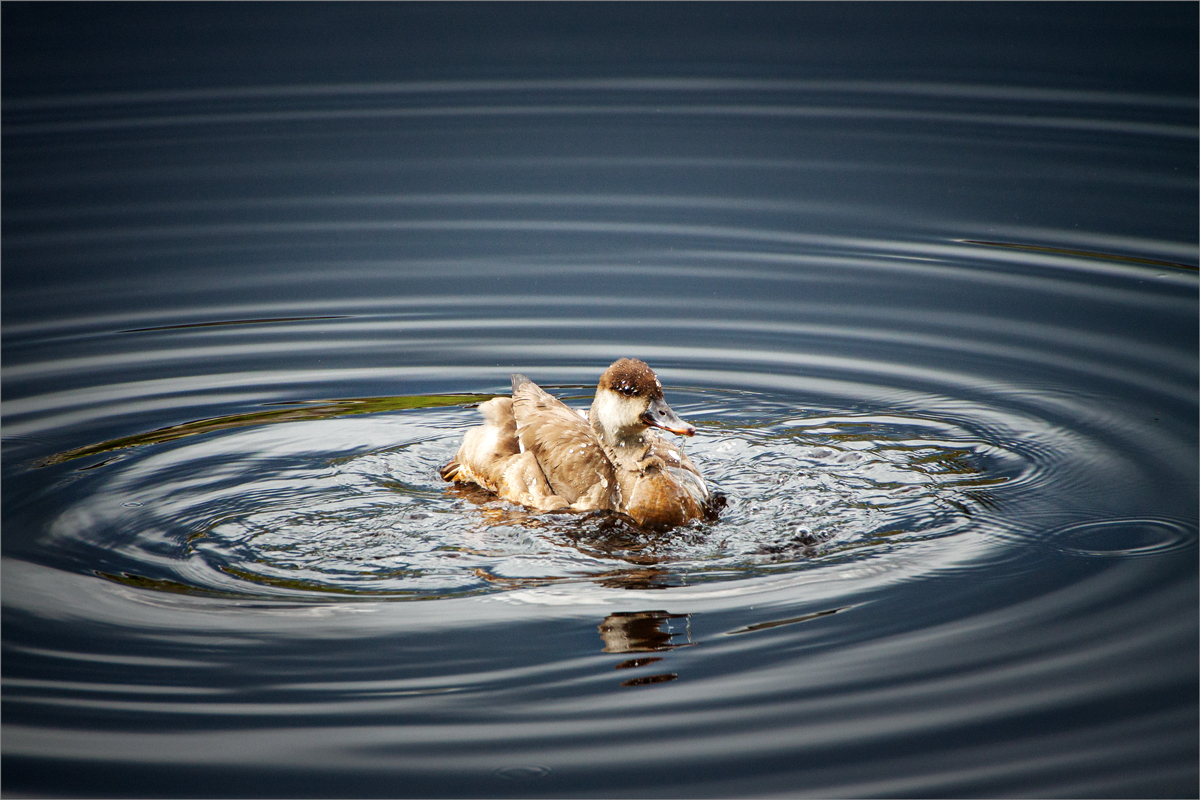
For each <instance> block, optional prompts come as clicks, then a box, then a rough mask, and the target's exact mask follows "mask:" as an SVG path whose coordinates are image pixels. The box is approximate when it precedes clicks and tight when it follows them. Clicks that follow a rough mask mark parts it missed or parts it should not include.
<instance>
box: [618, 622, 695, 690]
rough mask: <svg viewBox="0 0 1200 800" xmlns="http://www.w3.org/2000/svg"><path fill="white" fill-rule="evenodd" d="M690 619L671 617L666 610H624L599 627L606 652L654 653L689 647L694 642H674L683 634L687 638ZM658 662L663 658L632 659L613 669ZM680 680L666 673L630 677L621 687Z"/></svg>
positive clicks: (644, 657)
mask: <svg viewBox="0 0 1200 800" xmlns="http://www.w3.org/2000/svg"><path fill="white" fill-rule="evenodd" d="M687 619H688V615H687V614H669V613H667V612H666V611H622V612H618V613H615V614H609V615H608V616H607V617H605V619H604V621H603V622H601V623H600V625H599V630H600V638H601V639H603V640H604V652H606V653H653V652H663V651H667V650H674V649H675V648H676V647H687V646H689V645H690V644H691V642H687V641H684V642H675V641H673V640H674V638H675V637H676V636H678V635H680V633H683V634H684V635H685V636H686V634H687V630H688V629H687ZM675 620H678V622H676V621H675ZM659 661H662V656H643V657H640V658H630V659H627V660H625V661H622V662H621V663H620V664H617V665H616V666H615V667H614V669H635V668H637V667H644V666H647V665H649V664H654V663H656V662H659ZM678 677H679V676H678V675H677V674H676V673H674V672H664V673H659V674H657V675H644V676H640V677H637V678H630V679H629V680H627V681H622V682H621V685H622V686H644V685H646V684H650V683H663V682H665V681H673V680H675V679H676V678H678Z"/></svg>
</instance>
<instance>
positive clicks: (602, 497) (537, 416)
mask: <svg viewBox="0 0 1200 800" xmlns="http://www.w3.org/2000/svg"><path fill="white" fill-rule="evenodd" d="M479 410H480V412H481V413H482V414H483V416H484V419H485V420H486V421H485V422H484V424H483V425H480V426H479V427H476V428H472V429H471V430H469V431H467V434H466V436H464V437H463V443H462V446H461V447H460V448H459V450H458V454H457V455H456V456H455V457H454V460H453V461H451V462H450V463H449V464H447V465H446V466H445V467H444V468H443V469H442V477H443V478H445V479H446V480H447V481H454V482H459V483H474V484H478V485H479V486H482V487H483V488H485V489H487V490H488V491H490V492H493V493H494V494H497V495H499V496H500V497H502V498H504V499H505V500H509V501H511V502H514V503H520V504H521V505H524V506H528V507H530V508H535V509H538V510H540V511H554V510H560V509H570V510H573V511H596V510H601V509H608V510H611V511H618V512H621V513H623V514H626V515H628V516H629V517H631V518H632V519H633V521H634V522H636V523H637V524H638V525H641V526H643V527H646V528H652V529H666V528H672V527H675V526H676V525H682V524H683V523H686V522H689V521H691V520H694V519H698V518H700V517H704V516H711V515H712V514H713V513H715V507H716V506H717V505H718V503H716V502H714V501H715V500H717V499H718V498H716V497H715V496H714V494H713V493H710V492H709V489H708V486H707V484H705V482H704V479H703V478H702V477H701V476H700V471H699V470H698V469H696V465H695V464H693V463H692V461H691V459H689V458H688V457H687V456H686V455H685V454H684V452H683V450H682V449H681V448H676V447H672V446H671V445H670V444H668V443H667V442H666V441H665V440H663V438H662V437H660V436H659V435H658V434H656V433H655V432H653V431H652V430H650V429H651V428H662V429H663V430H666V431H669V432H671V433H675V434H679V435H681V436H694V435H695V433H696V428H695V427H694V426H692V425H691V424H689V423H687V422H684V421H683V420H682V419H680V418H679V416H678V415H677V414H676V413H675V412H674V411H673V410H672V409H671V407H670V406H669V405H667V403H666V400H664V399H663V389H662V384H661V383H660V382H659V380H658V378H657V376H655V374H654V371H653V370H652V369H650V367H649V366H648V365H647V364H646V363H645V362H643V361H638V360H636V359H632V358H622V359H620V360H618V361H615V362H613V364H612V365H611V366H610V367H609V368H608V369H607V370H605V371H604V374H603V375H601V376H600V382H599V384H597V386H596V397H595V399H594V400H593V401H592V407H591V410H590V411H588V412H583V411H575V410H573V409H571V408H569V407H568V406H566V405H565V404H563V403H562V402H561V401H560V400H558V398H556V397H553V396H552V395H550V394H548V393H546V392H545V391H543V390H542V388H541V387H540V386H538V385H537V384H536V383H534V382H533V381H531V380H529V378H527V377H525V376H524V375H519V374H517V375H513V376H512V397H495V398H492V399H491V400H488V401H487V402H485V403H481V404H480V406H479Z"/></svg>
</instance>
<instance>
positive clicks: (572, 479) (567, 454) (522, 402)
mask: <svg viewBox="0 0 1200 800" xmlns="http://www.w3.org/2000/svg"><path fill="white" fill-rule="evenodd" d="M512 402H513V416H514V417H515V418H516V422H517V438H518V440H519V442H520V447H521V450H522V452H532V453H533V454H534V458H536V459H537V462H538V464H540V465H541V467H542V472H544V473H545V474H546V479H547V480H548V481H549V482H550V486H551V488H553V490H554V493H555V494H556V495H558V496H559V497H562V498H563V499H565V500H566V501H567V502H569V503H575V502H576V501H577V500H579V499H580V498H581V497H584V498H585V502H586V503H587V504H588V505H592V506H595V507H601V504H600V498H602V497H604V498H606V497H607V496H608V493H609V490H610V488H611V487H613V486H615V480H616V479H615V477H614V474H613V469H612V464H611V463H610V462H609V460H608V457H607V456H605V454H604V452H603V451H602V450H601V449H600V446H599V444H597V442H596V437H595V436H594V435H593V433H592V428H591V426H590V425H588V423H587V421H586V420H585V419H584V418H583V416H581V415H580V413H579V412H578V411H575V410H573V409H571V408H569V407H568V406H566V405H565V404H564V403H563V402H562V401H561V400H559V399H558V398H557V397H554V396H553V395H550V394H547V393H546V392H545V391H543V390H542V388H541V387H540V386H538V385H537V384H536V383H534V382H533V381H531V380H529V379H528V378H526V377H525V376H524V375H513V393H512ZM585 496H586V497H585Z"/></svg>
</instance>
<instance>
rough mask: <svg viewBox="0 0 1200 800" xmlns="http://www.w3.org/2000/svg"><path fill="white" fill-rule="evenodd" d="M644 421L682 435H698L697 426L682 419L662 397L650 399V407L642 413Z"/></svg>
mask: <svg viewBox="0 0 1200 800" xmlns="http://www.w3.org/2000/svg"><path fill="white" fill-rule="evenodd" d="M642 422H644V423H646V424H647V425H651V426H653V427H655V428H662V429H663V430H664V431H670V432H671V433H677V434H679V435H680V436H695V435H696V426H695V425H692V424H690V423H687V422H684V421H683V420H681V419H680V418H679V415H678V414H676V413H675V412H674V411H672V410H671V407H670V406H669V405H667V401H666V400H663V399H662V398H661V397H660V398H657V399H655V400H651V401H650V407H649V408H647V409H646V410H645V411H644V412H643V413H642Z"/></svg>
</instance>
